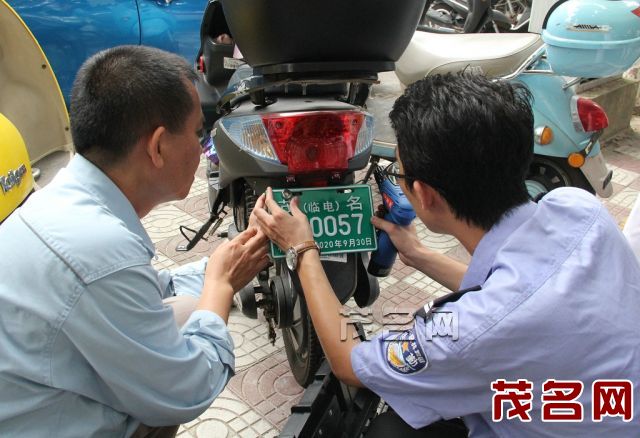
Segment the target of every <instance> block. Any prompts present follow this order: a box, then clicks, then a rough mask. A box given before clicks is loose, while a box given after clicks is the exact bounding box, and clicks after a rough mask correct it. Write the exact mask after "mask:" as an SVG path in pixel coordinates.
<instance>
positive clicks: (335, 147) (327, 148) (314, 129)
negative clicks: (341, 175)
mask: <svg viewBox="0 0 640 438" xmlns="http://www.w3.org/2000/svg"><path fill="white" fill-rule="evenodd" d="M262 121H263V124H264V127H265V130H266V132H267V135H268V137H269V139H270V141H271V144H272V145H273V148H274V150H275V152H276V154H277V156H278V158H279V160H280V162H281V163H282V164H286V165H287V166H288V168H289V172H290V173H292V174H303V173H312V172H327V171H342V170H346V169H348V167H349V160H350V159H352V158H353V157H354V156H356V155H358V154H362V153H364V152H366V151H367V150H368V148H370V147H371V143H372V140H373V139H372V137H373V118H372V117H371V116H370V115H368V114H366V113H364V112H361V111H311V112H297V113H281V114H266V115H263V116H262Z"/></svg>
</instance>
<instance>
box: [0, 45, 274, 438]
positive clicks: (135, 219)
mask: <svg viewBox="0 0 640 438" xmlns="http://www.w3.org/2000/svg"><path fill="white" fill-rule="evenodd" d="M194 79H195V75H194V73H193V71H192V70H191V68H190V67H189V66H188V65H187V63H186V62H185V61H184V60H182V59H181V58H179V57H177V56H176V55H173V54H169V53H167V52H163V51H161V50H158V49H151V48H146V47H136V46H123V47H117V48H114V49H109V50H107V51H104V52H100V53H98V54H97V55H95V56H94V57H92V58H91V59H89V60H88V61H87V62H86V63H85V65H84V66H83V67H82V69H81V70H80V72H79V74H78V78H77V79H76V83H75V85H74V89H73V95H72V99H71V127H72V134H73V139H74V144H75V146H76V149H77V152H78V153H77V154H76V155H75V157H74V158H73V159H72V160H71V162H70V163H69V165H68V166H67V168H65V169H63V170H61V171H60V172H59V174H58V175H57V176H56V177H55V179H54V180H53V181H52V182H51V183H50V184H49V185H48V186H47V187H45V188H44V189H42V190H40V191H38V192H36V193H35V194H34V195H33V196H32V197H31V198H30V199H29V200H28V201H27V202H26V204H25V205H24V206H22V207H21V208H19V209H17V210H16V211H15V212H14V213H13V214H12V215H11V216H10V217H9V218H8V219H7V220H6V221H5V222H4V223H3V224H2V225H1V226H0V241H1V242H2V244H1V245H0V272H2V276H1V277H0V351H2V359H1V360H0V436H3V437H42V436H53V437H90V436H91V437H129V436H136V437H143V436H154V437H161V436H162V437H165V436H173V435H175V432H176V430H177V425H179V424H181V423H185V422H188V421H191V420H193V419H195V418H196V417H197V416H198V415H200V414H201V413H202V412H203V411H205V410H206V409H207V408H208V407H209V405H210V404H211V403H212V401H213V400H214V399H215V397H216V396H217V395H218V394H219V393H220V392H221V391H222V390H223V389H224V387H225V385H226V383H227V381H228V380H229V378H230V377H231V376H232V375H233V373H234V354H233V342H232V339H231V337H230V335H229V332H228V330H227V327H226V323H227V319H228V315H229V309H230V306H231V302H232V298H233V294H234V291H237V290H238V289H239V288H241V287H243V286H244V285H245V284H247V283H248V282H250V281H251V279H252V278H253V276H254V275H255V274H256V273H257V272H258V271H259V270H260V269H262V268H263V267H264V266H265V265H266V263H267V262H268V259H267V252H266V238H265V236H264V235H263V234H261V233H260V232H259V231H258V230H257V229H255V227H253V228H251V229H250V230H248V231H246V232H244V233H241V234H240V235H239V236H238V237H237V238H236V239H234V241H232V242H225V243H223V244H222V245H220V246H219V247H218V249H217V250H216V251H215V253H214V254H213V256H212V258H211V260H210V261H209V262H208V263H207V265H206V270H205V268H204V262H205V261H203V262H201V263H200V265H199V266H193V265H192V266H186V267H184V268H182V269H181V270H179V271H180V272H177V273H175V275H173V276H172V275H170V274H169V273H168V272H157V271H156V270H155V269H154V268H153V267H152V266H151V264H150V261H151V259H152V258H153V257H154V255H155V249H154V246H153V244H152V242H151V240H150V238H149V236H148V235H147V233H146V232H145V230H144V228H143V226H142V224H141V222H140V218H142V217H144V216H145V215H146V214H147V213H148V212H149V211H150V210H151V209H152V208H153V207H155V206H156V205H158V204H160V203H162V202H167V201H171V200H175V199H182V198H184V197H185V196H186V195H187V194H188V192H189V188H190V187H191V184H192V183H193V179H194V173H195V171H196V169H197V166H198V163H199V157H200V152H201V148H200V143H199V134H200V131H201V129H202V113H201V110H200V104H199V100H198V96H197V94H196V91H195V87H194V85H193V81H194ZM174 312H175V317H174ZM179 313H181V314H183V315H182V316H180V315H179ZM180 319H182V321H180Z"/></svg>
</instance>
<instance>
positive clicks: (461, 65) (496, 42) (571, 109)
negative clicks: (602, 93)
mask: <svg viewBox="0 0 640 438" xmlns="http://www.w3.org/2000/svg"><path fill="white" fill-rule="evenodd" d="M637 6H638V2H637V1H632V2H628V3H627V2H622V3H620V2H610V1H606V0H585V1H584V2H581V4H580V8H576V10H577V11H578V12H576V13H569V12H568V10H569V8H571V7H574V8H575V7H576V5H575V1H568V2H566V3H563V4H561V5H560V6H559V7H557V9H555V11H556V12H555V13H552V14H551V16H550V17H548V19H547V20H546V23H547V25H546V28H545V30H544V31H543V33H542V35H538V34H533V33H525V34H510V35H503V34H473V35H465V34H448V35H445V34H436V33H428V32H421V31H417V32H416V33H415V35H414V37H413V39H412V40H411V42H410V43H409V46H408V47H407V49H406V51H405V53H404V54H403V55H402V57H401V58H400V59H399V60H398V62H397V63H396V71H395V72H396V75H397V77H398V78H399V79H400V82H401V83H402V84H404V85H408V84H410V83H412V82H415V81H417V80H418V79H420V78H422V77H424V76H427V75H431V74H436V73H446V72H456V71H461V70H466V71H471V72H477V73H481V74H486V75H488V76H490V77H496V78H502V79H504V80H511V81H516V82H521V83H524V84H525V85H526V86H527V87H528V88H529V90H530V91H531V93H532V95H533V113H534V129H535V130H534V138H535V143H534V153H535V156H534V160H533V163H532V165H531V167H530V171H529V175H528V177H527V187H528V189H529V193H530V195H531V197H532V198H534V199H535V198H537V197H540V196H542V195H543V194H544V193H546V192H548V191H550V190H552V189H554V188H557V187H562V186H575V187H580V188H583V189H585V190H588V191H590V192H591V193H597V194H598V195H599V196H601V197H609V196H611V194H612V190H613V188H612V185H611V178H612V172H611V171H609V170H608V169H607V167H606V163H605V160H604V158H603V156H602V153H601V152H600V143H599V141H598V140H599V138H600V136H601V134H602V131H603V130H604V128H606V127H607V126H608V119H607V115H606V113H605V112H604V110H603V109H602V108H601V107H600V106H599V105H598V104H596V103H595V102H593V101H591V100H589V99H585V98H583V97H579V96H577V95H576V91H575V88H576V85H577V84H578V83H579V82H580V81H581V78H582V77H588V78H599V77H607V76H612V75H617V74H621V73H622V72H624V71H625V70H626V69H627V68H629V67H630V66H631V65H633V63H634V62H635V61H636V60H637V59H638V57H640V44H638V43H637V42H636V40H635V38H637V37H638V36H640V20H638V18H637V16H636V15H635V14H636V13H635V12H633V10H634V8H635V7H637ZM596 11H600V12H596ZM603 11H604V12H603ZM616 14H617V15H616ZM390 98H391V99H394V98H395V97H393V96H390ZM373 102H375V100H374V101H373ZM369 107H370V109H372V110H373V111H374V113H376V112H377V111H375V108H372V105H369ZM387 110H388V108H385V109H384V111H383V112H385V111H387ZM376 115H377V117H376V118H377V119H382V118H383V115H384V114H376ZM393 141H394V140H393V139H391V140H388V139H387V143H393Z"/></svg>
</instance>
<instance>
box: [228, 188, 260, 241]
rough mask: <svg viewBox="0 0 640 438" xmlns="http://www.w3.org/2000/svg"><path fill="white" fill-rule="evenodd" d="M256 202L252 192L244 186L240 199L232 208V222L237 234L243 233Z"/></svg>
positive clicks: (256, 198)
mask: <svg viewBox="0 0 640 438" xmlns="http://www.w3.org/2000/svg"><path fill="white" fill-rule="evenodd" d="M243 184H244V183H243ZM257 200H258V197H257V196H256V194H255V193H254V192H253V189H252V188H251V187H249V186H248V185H247V184H244V186H243V191H242V194H241V196H240V199H239V200H238V202H237V203H236V205H235V207H234V208H233V221H234V223H235V224H236V228H237V229H238V231H239V232H243V231H244V230H246V229H247V227H248V226H249V216H251V212H252V211H253V207H255V206H256V201H257Z"/></svg>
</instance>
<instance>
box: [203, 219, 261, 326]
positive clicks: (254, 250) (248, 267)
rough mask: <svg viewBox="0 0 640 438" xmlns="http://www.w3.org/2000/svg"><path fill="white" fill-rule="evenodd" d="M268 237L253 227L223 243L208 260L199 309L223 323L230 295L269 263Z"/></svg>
mask: <svg viewBox="0 0 640 438" xmlns="http://www.w3.org/2000/svg"><path fill="white" fill-rule="evenodd" d="M267 248H268V247H267V237H266V236H265V235H264V233H262V232H261V231H260V230H258V229H257V228H255V227H252V228H249V229H247V230H245V231H243V232H242V233H240V234H238V235H237V236H236V237H235V239H233V240H230V241H226V242H223V243H222V244H221V245H220V246H219V247H218V248H216V250H215V251H214V252H213V254H212V255H211V257H209V262H208V263H207V270H206V272H205V276H204V288H203V290H202V296H201V297H200V302H199V303H198V309H205V310H210V311H212V312H214V313H216V314H218V315H219V316H220V317H221V318H222V319H223V320H224V321H225V322H226V321H227V319H228V318H229V309H230V308H231V301H232V299H233V294H234V293H235V292H237V291H238V290H240V289H241V288H243V287H244V286H246V285H247V284H249V283H250V282H251V280H253V277H255V276H256V275H257V274H258V272H260V271H261V270H262V269H264V268H266V267H267V265H268V264H269V256H268V251H267Z"/></svg>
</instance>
